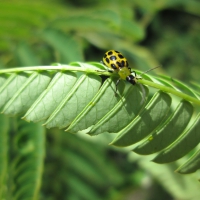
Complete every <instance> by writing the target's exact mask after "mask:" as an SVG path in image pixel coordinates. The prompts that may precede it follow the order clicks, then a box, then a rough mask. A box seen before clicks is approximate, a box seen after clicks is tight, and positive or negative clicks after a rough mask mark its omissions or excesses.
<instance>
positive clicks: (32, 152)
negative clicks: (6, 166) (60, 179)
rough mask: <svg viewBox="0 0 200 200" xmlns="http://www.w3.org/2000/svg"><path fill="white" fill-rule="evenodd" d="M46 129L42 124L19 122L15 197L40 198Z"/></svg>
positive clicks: (16, 143) (16, 139)
mask: <svg viewBox="0 0 200 200" xmlns="http://www.w3.org/2000/svg"><path fill="white" fill-rule="evenodd" d="M44 144H45V130H44V127H42V126H41V124H33V123H26V124H24V122H23V121H21V122H20V123H19V126H18V134H17V135H16V136H15V154H16V157H15V160H14V161H13V163H14V165H13V171H14V177H13V178H14V183H15V188H14V191H13V196H14V197H13V198H14V199H16V200H18V199H19V200H20V199H28V198H30V199H34V200H36V199H38V198H39V191H40V186H41V179H42V172H43V163H44V156H45V145H44Z"/></svg>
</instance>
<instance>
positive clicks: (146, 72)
mask: <svg viewBox="0 0 200 200" xmlns="http://www.w3.org/2000/svg"><path fill="white" fill-rule="evenodd" d="M158 67H161V65H159V66H157V67H154V68H151V69H148V70H147V71H145V72H143V73H142V74H140V76H141V75H143V74H146V73H148V72H150V71H152V70H154V69H157V68H158Z"/></svg>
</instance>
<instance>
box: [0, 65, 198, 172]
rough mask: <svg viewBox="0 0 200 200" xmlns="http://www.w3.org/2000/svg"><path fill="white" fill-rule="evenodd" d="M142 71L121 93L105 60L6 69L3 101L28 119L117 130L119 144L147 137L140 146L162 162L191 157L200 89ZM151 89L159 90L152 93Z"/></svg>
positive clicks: (0, 76) (75, 128)
mask: <svg viewBox="0 0 200 200" xmlns="http://www.w3.org/2000/svg"><path fill="white" fill-rule="evenodd" d="M136 72H137V84H136V85H134V86H133V85H131V84H130V83H127V82H126V81H121V82H120V84H119V85H118V91H117V93H116V95H115V89H116V86H115V83H116V80H117V79H118V78H119V77H118V74H117V73H110V72H108V71H106V69H105V66H103V65H101V64H99V63H94V62H93V63H90V64H87V63H82V62H73V63H72V65H71V66H70V65H61V64H57V65H54V66H38V67H24V68H15V69H4V70H0V81H1V83H2V85H1V87H0V98H1V101H0V106H1V107H2V108H3V112H4V113H5V114H9V115H13V116H15V115H16V114H24V113H25V115H24V117H23V118H24V119H26V120H27V121H34V122H37V121H42V122H43V125H45V126H46V127H47V128H52V127H58V128H67V130H68V131H70V132H71V133H77V132H80V133H82V134H83V133H88V134H90V135H97V134H102V133H107V134H108V133H112V136H111V138H114V139H113V141H112V142H111V144H112V145H115V146H129V145H133V144H135V143H137V142H140V141H141V140H143V142H141V143H140V145H139V146H137V147H136V148H135V149H134V151H135V152H137V153H140V154H145V155H147V154H153V153H155V152H158V156H157V157H156V158H155V159H154V161H155V162H158V163H165V162H172V161H175V160H177V159H179V158H181V157H183V156H185V155H186V154H187V153H188V152H189V151H191V150H192V149H194V148H195V146H196V145H197V144H198V142H199V139H200V138H199V137H198V134H197V129H198V128H199V127H198V126H199V125H198V124H199V123H198V119H199V117H198V116H199V115H200V114H198V107H197V106H196V107H194V106H193V105H192V103H193V104H196V105H200V101H199V100H198V96H197V94H198V92H196V91H195V90H194V89H192V88H190V87H189V86H186V85H185V84H182V83H181V82H178V81H177V80H175V81H173V82H175V83H176V84H177V85H178V87H179V89H177V87H175V86H174V85H172V83H171V81H170V80H171V79H170V78H169V77H152V76H150V75H148V76H147V75H144V76H143V78H141V77H140V76H139V74H141V72H139V71H136ZM100 76H101V77H100ZM144 77H145V78H144ZM102 78H103V80H104V82H102ZM143 84H145V85H146V86H150V87H153V88H154V90H152V88H150V87H149V88H147V87H146V86H144V85H143ZM149 89H150V94H151V95H152V94H154V95H153V96H150V97H149V98H148V93H149V92H148V91H149ZM155 89H156V90H155ZM167 93H168V94H167ZM186 93H187V94H186ZM170 94H171V95H170ZM172 100H173V102H172V105H171V101H172ZM192 116H194V117H192ZM195 117H197V118H196V121H195V120H194V119H195ZM114 134H116V135H114ZM113 136H114V137H113ZM188 144H189V145H188ZM190 160H191V162H192V161H193V160H192V158H191V159H190V158H189V160H188V161H187V162H186V164H185V165H184V164H183V166H186V168H187V166H191V170H190V169H189V168H188V170H186V171H184V173H187V172H188V173H190V171H192V170H193V171H194V170H196V169H198V168H200V166H199V164H198V158H197V162H196V159H194V163H193V164H194V165H193V166H192V164H190ZM187 163H189V164H188V165H187Z"/></svg>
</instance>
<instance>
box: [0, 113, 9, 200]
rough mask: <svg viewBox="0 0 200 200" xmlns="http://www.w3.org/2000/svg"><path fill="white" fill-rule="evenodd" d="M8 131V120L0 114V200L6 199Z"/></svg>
mask: <svg viewBox="0 0 200 200" xmlns="http://www.w3.org/2000/svg"><path fill="white" fill-rule="evenodd" d="M8 130H9V120H8V118H7V117H6V116H3V115H1V114H0V133H1V134H0V186H1V187H0V199H6V195H5V194H6V192H7V186H6V181H7V174H8Z"/></svg>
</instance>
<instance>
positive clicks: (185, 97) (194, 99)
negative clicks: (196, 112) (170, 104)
mask: <svg viewBox="0 0 200 200" xmlns="http://www.w3.org/2000/svg"><path fill="white" fill-rule="evenodd" d="M138 82H139V83H141V84H145V85H148V86H151V87H154V88H157V89H159V90H162V91H164V92H167V93H170V94H174V95H176V96H178V97H180V98H183V99H185V100H187V101H190V102H192V103H195V104H197V105H200V100H198V99H196V98H194V97H191V96H189V95H187V94H185V93H183V92H180V91H177V90H175V89H173V88H170V87H167V86H164V85H160V84H157V83H154V82H151V81H148V80H145V79H138Z"/></svg>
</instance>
